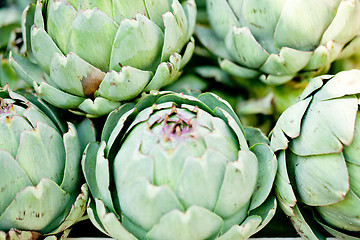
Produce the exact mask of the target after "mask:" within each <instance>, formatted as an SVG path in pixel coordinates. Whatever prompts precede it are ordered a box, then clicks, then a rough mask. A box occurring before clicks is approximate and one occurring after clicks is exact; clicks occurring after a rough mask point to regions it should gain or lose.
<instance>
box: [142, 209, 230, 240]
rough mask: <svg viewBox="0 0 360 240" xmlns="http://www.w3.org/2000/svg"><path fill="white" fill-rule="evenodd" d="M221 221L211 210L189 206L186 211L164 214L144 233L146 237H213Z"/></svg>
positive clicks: (178, 238)
mask: <svg viewBox="0 0 360 240" xmlns="http://www.w3.org/2000/svg"><path fill="white" fill-rule="evenodd" d="M222 225H223V221H222V219H221V218H220V217H219V216H217V215H216V214H214V213H212V212H211V211H209V210H207V209H205V208H202V207H199V206H196V205H195V206H191V207H190V208H188V209H187V210H186V212H181V211H179V210H175V211H171V212H169V213H168V214H166V215H164V216H163V217H162V218H161V219H160V221H159V222H158V224H156V225H155V226H154V227H153V228H152V229H151V230H150V231H149V232H148V233H147V235H146V237H147V238H148V239H160V238H162V239H173V240H188V239H214V238H215V237H216V236H217V235H218V234H219V232H220V231H221V229H222Z"/></svg>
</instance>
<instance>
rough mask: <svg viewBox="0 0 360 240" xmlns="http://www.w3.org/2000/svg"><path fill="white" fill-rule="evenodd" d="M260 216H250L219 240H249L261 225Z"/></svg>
mask: <svg viewBox="0 0 360 240" xmlns="http://www.w3.org/2000/svg"><path fill="white" fill-rule="evenodd" d="M261 220H262V219H261V217H260V216H249V217H247V218H246V220H245V221H244V222H243V223H242V224H241V225H240V226H239V225H234V226H232V227H231V228H230V229H229V231H227V232H226V233H225V234H224V235H222V236H220V237H219V238H218V239H219V240H232V239H241V240H245V239H249V238H250V236H251V235H252V234H254V233H255V232H256V228H257V227H258V226H259V225H260V223H261Z"/></svg>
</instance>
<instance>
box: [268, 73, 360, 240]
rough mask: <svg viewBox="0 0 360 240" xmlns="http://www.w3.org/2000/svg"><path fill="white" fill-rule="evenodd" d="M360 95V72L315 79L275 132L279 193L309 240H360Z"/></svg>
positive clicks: (289, 109)
mask: <svg viewBox="0 0 360 240" xmlns="http://www.w3.org/2000/svg"><path fill="white" fill-rule="evenodd" d="M359 94H360V71H359V70H351V71H344V72H340V73H338V74H336V75H323V76H319V77H317V78H314V79H313V80H312V81H311V82H310V83H309V85H308V86H307V88H306V89H305V90H304V92H303V94H302V96H301V98H300V100H299V102H297V103H296V104H294V105H292V106H291V107H289V108H288V109H287V110H285V112H284V113H283V114H282V115H281V116H280V118H279V120H278V122H277V124H276V126H275V128H274V129H273V132H272V135H271V147H272V149H273V150H274V151H275V153H276V154H277V157H278V164H279V166H278V173H277V176H276V179H275V192H276V195H277V197H278V200H279V205H280V206H281V208H282V209H283V210H284V212H285V213H286V214H287V215H289V216H290V219H291V221H292V223H293V225H294V226H295V228H296V230H297V231H298V233H299V234H300V235H302V237H304V238H307V239H317V238H320V239H322V236H321V235H319V234H320V233H319V232H320V231H318V229H322V228H321V227H320V225H321V226H322V227H323V228H324V229H325V230H327V231H328V232H329V233H330V234H332V235H334V236H335V237H337V238H339V239H340V238H342V239H349V238H350V239H359V238H360V235H359V232H360V218H359V216H360V190H359V189H360V185H359V184H360V181H359V177H360V155H359V148H360V113H359V106H358V105H359Z"/></svg>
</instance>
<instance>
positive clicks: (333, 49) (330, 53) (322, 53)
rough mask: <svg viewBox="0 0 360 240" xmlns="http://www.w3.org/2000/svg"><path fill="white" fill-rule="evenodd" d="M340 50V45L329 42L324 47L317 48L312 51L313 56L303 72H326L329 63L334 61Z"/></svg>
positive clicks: (341, 46)
mask: <svg viewBox="0 0 360 240" xmlns="http://www.w3.org/2000/svg"><path fill="white" fill-rule="evenodd" d="M342 48H343V45H342V44H340V43H337V42H334V41H329V42H327V43H326V44H324V45H320V46H318V47H317V48H316V49H315V50H314V52H313V55H312V57H311V58H310V60H309V62H308V63H307V65H306V66H305V68H304V70H305V71H310V70H320V71H321V72H327V70H328V69H329V68H330V63H331V62H332V61H334V60H335V59H336V57H337V56H338V55H339V54H340V52H341V50H342Z"/></svg>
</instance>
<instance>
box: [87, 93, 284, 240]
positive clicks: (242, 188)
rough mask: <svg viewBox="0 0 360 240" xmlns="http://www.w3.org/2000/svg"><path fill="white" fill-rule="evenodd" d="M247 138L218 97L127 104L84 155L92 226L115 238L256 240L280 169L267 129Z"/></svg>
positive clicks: (158, 97) (270, 211)
mask: <svg viewBox="0 0 360 240" xmlns="http://www.w3.org/2000/svg"><path fill="white" fill-rule="evenodd" d="M247 135H249V136H251V137H248V138H245V134H244V130H243V129H242V127H241V125H240V122H239V119H238V118H237V117H236V115H235V113H234V112H233V110H232V109H231V107H230V105H228V103H227V102H224V101H223V100H221V99H220V98H218V97H217V96H215V95H213V94H210V93H207V94H202V95H200V96H199V97H198V98H195V97H191V96H189V95H183V94H176V93H172V92H152V93H151V94H149V95H146V96H143V98H142V99H141V100H140V101H139V102H138V103H137V104H136V106H135V107H134V106H133V105H132V104H128V105H123V106H122V107H121V108H119V109H117V110H115V111H113V112H112V113H111V114H110V115H109V116H108V118H107V121H106V123H105V126H104V129H103V132H102V141H101V143H100V144H98V143H92V144H89V145H88V147H87V149H86V150H85V153H84V157H83V160H82V167H83V173H84V176H85V179H86V181H87V183H88V185H89V189H90V192H91V195H92V198H91V200H90V203H89V205H88V209H87V211H88V215H89V217H90V220H91V221H92V222H93V224H94V225H95V226H96V227H98V228H99V229H100V230H101V231H103V232H104V233H106V234H108V235H110V236H111V237H112V238H115V239H174V240H176V239H187V240H188V239H192V240H196V239H199V240H200V239H215V238H218V239H240V237H241V239H244V238H248V237H249V236H250V235H252V234H253V233H255V232H256V231H258V230H259V229H261V228H262V227H263V226H264V225H265V224H266V223H267V222H268V221H269V220H270V219H271V217H272V216H273V215H274V212H275V208H276V201H275V198H274V196H272V195H271V194H269V193H270V190H271V188H272V183H273V180H274V178H275V172H276V165H277V164H276V158H275V155H274V154H273V152H272V151H271V150H270V146H269V145H267V144H268V142H267V141H268V140H267V138H266V137H265V136H264V135H262V134H261V132H260V131H258V130H256V129H248V130H247ZM247 141H249V142H250V145H251V147H250V148H249V146H248V143H247Z"/></svg>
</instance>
